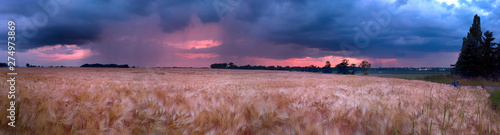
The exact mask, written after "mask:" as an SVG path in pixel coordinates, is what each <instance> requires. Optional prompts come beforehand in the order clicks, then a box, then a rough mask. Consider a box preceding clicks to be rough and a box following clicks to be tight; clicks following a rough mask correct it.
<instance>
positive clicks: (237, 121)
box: [0, 68, 500, 134]
mask: <svg viewBox="0 0 500 135" xmlns="http://www.w3.org/2000/svg"><path fill="white" fill-rule="evenodd" d="M5 72H6V71H4V72H2V73H1V74H0V76H1V77H2V78H7V76H6V75H5ZM18 73H19V75H18V76H17V83H16V86H17V87H18V93H17V95H16V96H17V97H19V98H17V100H18V101H20V102H21V105H20V111H19V116H18V120H17V121H16V125H17V127H16V128H10V127H8V126H7V122H8V119H4V118H6V116H7V115H8V114H7V112H2V113H0V117H2V118H3V119H0V123H1V124H2V125H1V126H0V134H14V133H18V134H358V133H361V134H393V133H395V132H400V133H401V134H412V133H416V134H417V133H418V134H445V133H446V134H481V133H483V134H484V133H490V134H500V117H499V113H497V112H495V111H494V110H493V109H492V108H491V107H490V105H489V104H488V97H489V94H488V93H487V92H486V91H484V90H483V89H476V88H468V87H463V88H455V87H452V86H448V85H444V84H439V83H431V82H425V81H419V80H405V79H396V78H381V77H373V76H357V75H335V74H318V73H305V72H288V71H262V70H217V69H144V68H139V69H112V68H19V69H18ZM0 85H1V87H2V88H5V89H7V88H8V85H9V84H7V82H6V81H2V82H1V83H0ZM0 97H1V98H0V103H1V104H0V109H2V110H6V109H7V107H8V101H9V100H8V99H7V90H3V91H2V92H1V93H0Z"/></svg>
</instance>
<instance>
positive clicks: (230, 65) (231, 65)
mask: <svg viewBox="0 0 500 135" xmlns="http://www.w3.org/2000/svg"><path fill="white" fill-rule="evenodd" d="M228 66H229V67H228V68H231V69H235V68H237V67H238V66H236V65H234V63H233V62H229V64H228Z"/></svg>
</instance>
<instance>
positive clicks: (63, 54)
mask: <svg viewBox="0 0 500 135" xmlns="http://www.w3.org/2000/svg"><path fill="white" fill-rule="evenodd" d="M27 53H29V54H35V55H36V56H37V57H38V59H39V60H44V61H51V62H53V61H59V60H78V59H84V58H87V57H90V56H92V55H95V53H92V51H91V50H90V49H82V48H80V47H78V46H76V45H56V46H44V47H40V48H35V49H30V50H28V52H27Z"/></svg>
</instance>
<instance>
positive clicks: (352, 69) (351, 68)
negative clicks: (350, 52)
mask: <svg viewBox="0 0 500 135" xmlns="http://www.w3.org/2000/svg"><path fill="white" fill-rule="evenodd" d="M348 71H349V74H354V73H356V64H351V66H349V70H348Z"/></svg>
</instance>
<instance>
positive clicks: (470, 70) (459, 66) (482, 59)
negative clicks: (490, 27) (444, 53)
mask: <svg viewBox="0 0 500 135" xmlns="http://www.w3.org/2000/svg"><path fill="white" fill-rule="evenodd" d="M480 20H481V19H480V17H479V16H478V15H475V16H474V19H473V23H472V26H471V27H470V28H469V32H468V33H467V37H464V38H463V39H462V40H463V41H462V49H461V52H460V55H459V57H458V60H457V62H456V64H455V68H454V70H453V72H454V73H455V74H457V75H460V76H462V77H465V78H473V77H484V78H487V79H498V78H499V77H500V47H499V45H500V43H494V42H493V41H494V40H495V38H493V33H492V32H490V31H486V32H484V33H483V32H482V31H481V21H480Z"/></svg>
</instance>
